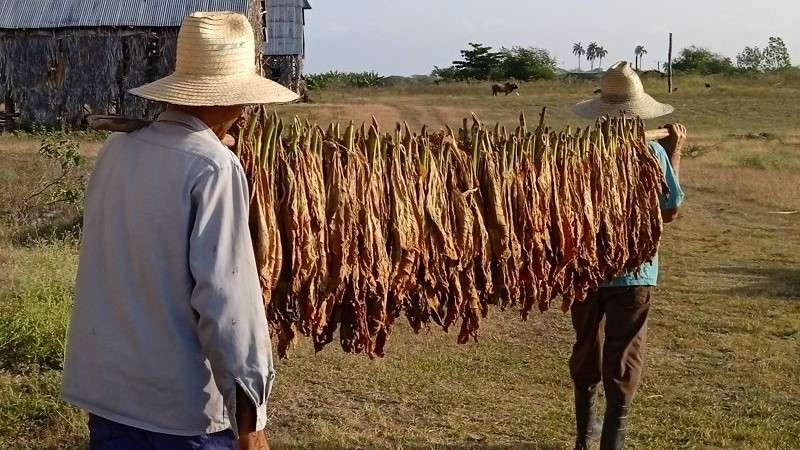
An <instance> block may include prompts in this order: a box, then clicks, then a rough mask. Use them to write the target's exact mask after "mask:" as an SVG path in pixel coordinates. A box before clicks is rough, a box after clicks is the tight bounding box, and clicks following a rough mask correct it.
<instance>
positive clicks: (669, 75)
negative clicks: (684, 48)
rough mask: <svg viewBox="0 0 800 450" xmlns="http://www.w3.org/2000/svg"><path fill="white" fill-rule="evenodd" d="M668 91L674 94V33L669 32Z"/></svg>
mask: <svg viewBox="0 0 800 450" xmlns="http://www.w3.org/2000/svg"><path fill="white" fill-rule="evenodd" d="M667 58H668V59H667V61H668V63H667V92H668V93H670V94H672V33H670V34H669V53H667Z"/></svg>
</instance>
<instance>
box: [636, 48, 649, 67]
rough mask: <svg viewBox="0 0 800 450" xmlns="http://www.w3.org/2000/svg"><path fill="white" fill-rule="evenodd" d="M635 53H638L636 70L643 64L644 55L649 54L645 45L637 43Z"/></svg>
mask: <svg viewBox="0 0 800 450" xmlns="http://www.w3.org/2000/svg"><path fill="white" fill-rule="evenodd" d="M633 54H634V55H636V59H635V61H636V62H635V64H636V70H639V69H640V68H641V66H642V56H644V55H646V54H647V50H645V48H644V45H637V46H636V49H635V50H634V51H633Z"/></svg>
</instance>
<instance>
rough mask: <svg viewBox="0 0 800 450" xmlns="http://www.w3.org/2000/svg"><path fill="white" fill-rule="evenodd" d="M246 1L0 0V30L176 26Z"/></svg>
mask: <svg viewBox="0 0 800 450" xmlns="http://www.w3.org/2000/svg"><path fill="white" fill-rule="evenodd" d="M249 4H250V2H249V0H0V28H5V29H20V28H69V27H101V26H139V27H177V26H180V24H181V21H182V20H183V18H184V17H186V16H187V15H188V14H189V13H191V12H195V11H236V12H240V13H246V12H247V8H248V5H249Z"/></svg>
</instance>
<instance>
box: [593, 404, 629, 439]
mask: <svg viewBox="0 0 800 450" xmlns="http://www.w3.org/2000/svg"><path fill="white" fill-rule="evenodd" d="M628 408H629V407H628V406H620V405H607V406H606V416H605V420H603V434H602V435H601V436H600V450H622V446H623V445H624V444H625V430H626V428H627V425H628Z"/></svg>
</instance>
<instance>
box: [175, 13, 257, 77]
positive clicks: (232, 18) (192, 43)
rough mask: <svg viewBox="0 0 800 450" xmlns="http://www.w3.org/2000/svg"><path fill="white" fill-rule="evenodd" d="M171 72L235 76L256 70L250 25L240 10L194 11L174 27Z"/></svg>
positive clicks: (193, 74) (204, 75)
mask: <svg viewBox="0 0 800 450" xmlns="http://www.w3.org/2000/svg"><path fill="white" fill-rule="evenodd" d="M175 73H176V74H180V75H185V76H195V77H213V76H224V77H231V76H233V77H236V76H243V77H244V76H250V75H252V74H254V73H256V65H255V42H254V38H253V27H252V26H250V22H249V21H248V20H247V18H246V17H245V16H243V15H242V14H238V13H234V12H228V11H223V12H196V13H192V14H190V15H189V16H188V17H186V19H184V21H183V23H182V24H181V28H180V31H178V48H177V55H176V61H175Z"/></svg>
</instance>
